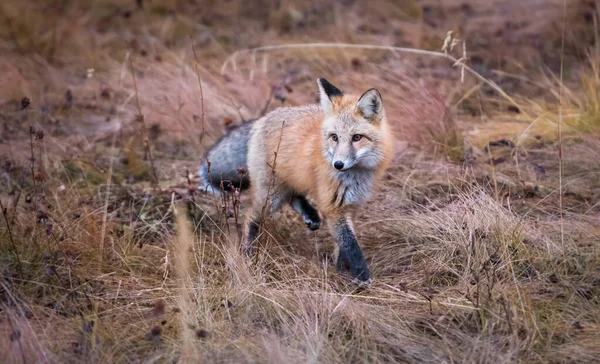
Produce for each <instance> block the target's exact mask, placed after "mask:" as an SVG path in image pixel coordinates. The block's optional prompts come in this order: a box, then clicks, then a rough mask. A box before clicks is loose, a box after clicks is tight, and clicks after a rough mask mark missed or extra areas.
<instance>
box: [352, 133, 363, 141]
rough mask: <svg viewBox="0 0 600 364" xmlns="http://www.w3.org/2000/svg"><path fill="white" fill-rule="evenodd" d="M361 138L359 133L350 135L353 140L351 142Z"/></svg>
mask: <svg viewBox="0 0 600 364" xmlns="http://www.w3.org/2000/svg"><path fill="white" fill-rule="evenodd" d="M361 139H362V135H360V134H354V135H353V136H352V141H353V142H357V141H359V140H361Z"/></svg>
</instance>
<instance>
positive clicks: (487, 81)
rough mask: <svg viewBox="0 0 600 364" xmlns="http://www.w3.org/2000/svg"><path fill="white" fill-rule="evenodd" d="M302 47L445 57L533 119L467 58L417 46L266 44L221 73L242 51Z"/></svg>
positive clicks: (226, 64)
mask: <svg viewBox="0 0 600 364" xmlns="http://www.w3.org/2000/svg"><path fill="white" fill-rule="evenodd" d="M302 48H350V49H371V50H373V49H375V50H386V51H391V52H396V53H409V54H418V55H421V56H430V57H437V58H443V59H446V60H448V61H450V62H452V64H453V66H455V67H461V70H464V71H467V72H469V73H470V74H471V75H473V76H474V77H475V78H476V79H478V80H479V81H481V82H483V83H485V84H486V85H488V86H490V87H491V88H492V89H494V90H495V91H496V92H498V94H500V96H502V97H503V98H504V99H506V100H507V101H508V102H510V103H511V104H512V105H514V106H516V107H518V108H519V110H522V113H523V115H524V116H525V117H527V118H528V119H529V120H533V118H532V117H531V116H529V115H528V114H527V112H525V110H524V109H523V108H522V107H521V106H519V104H518V103H517V102H516V101H515V100H514V99H513V98H512V97H510V96H509V95H508V94H507V93H506V92H505V91H504V90H503V89H502V88H501V87H500V86H498V85H497V84H496V83H495V82H494V81H492V80H490V79H487V78H485V77H483V76H481V75H480V74H479V73H477V72H476V71H475V70H473V69H472V68H471V67H469V66H468V65H466V64H465V63H464V62H465V60H463V59H457V58H455V57H453V56H451V55H449V54H446V53H443V52H436V51H426V50H422V49H415V48H404V47H392V46H383V45H374V44H349V43H306V44H281V45H273V46H265V47H258V48H248V49H240V50H238V51H235V52H234V53H233V54H231V55H230V56H229V57H228V58H227V59H226V60H225V62H223V65H222V66H221V74H225V70H226V68H227V66H228V65H229V63H231V62H232V61H233V60H234V59H235V58H237V56H238V54H240V53H248V52H256V53H258V52H269V51H274V50H282V49H302Z"/></svg>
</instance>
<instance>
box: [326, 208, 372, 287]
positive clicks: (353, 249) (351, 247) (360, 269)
mask: <svg viewBox="0 0 600 364" xmlns="http://www.w3.org/2000/svg"><path fill="white" fill-rule="evenodd" d="M330 224H331V227H330V229H331V230H332V234H333V235H334V237H335V240H336V241H337V245H338V246H337V250H338V257H337V262H336V269H337V270H338V271H339V272H342V271H345V270H350V274H352V278H353V279H355V280H357V281H358V282H360V283H363V284H369V283H370V282H371V278H370V274H369V268H367V262H366V261H365V257H364V256H363V253H362V250H361V249H360V246H359V245H358V241H356V236H355V235H354V231H353V230H352V227H351V222H350V220H349V219H348V218H347V217H344V218H341V219H338V220H334V221H331V222H330Z"/></svg>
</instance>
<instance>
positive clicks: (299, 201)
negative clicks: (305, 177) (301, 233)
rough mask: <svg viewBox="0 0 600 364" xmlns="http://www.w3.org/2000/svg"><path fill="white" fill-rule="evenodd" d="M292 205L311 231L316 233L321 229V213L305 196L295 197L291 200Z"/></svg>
mask: <svg viewBox="0 0 600 364" xmlns="http://www.w3.org/2000/svg"><path fill="white" fill-rule="evenodd" d="M290 205H292V208H293V209H294V210H296V212H297V213H299V214H300V216H302V219H303V220H304V223H305V224H306V226H307V227H308V228H309V229H310V230H312V231H315V230H317V229H319V227H321V218H320V217H319V213H318V212H317V210H316V209H315V208H314V207H313V206H312V205H311V204H310V202H308V201H307V200H306V198H305V197H304V196H300V195H297V196H293V197H292V199H291V200H290Z"/></svg>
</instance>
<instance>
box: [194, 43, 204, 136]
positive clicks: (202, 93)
mask: <svg viewBox="0 0 600 364" xmlns="http://www.w3.org/2000/svg"><path fill="white" fill-rule="evenodd" d="M192 52H193V53H194V60H195V61H196V63H195V66H196V76H198V87H199V88H200V104H201V106H202V114H200V123H201V127H202V136H201V137H200V141H202V139H203V138H204V131H205V130H204V115H205V114H206V113H205V112H204V92H203V91H202V79H201V78H200V69H199V68H198V67H199V66H198V57H197V56H196V47H194V42H192Z"/></svg>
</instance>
